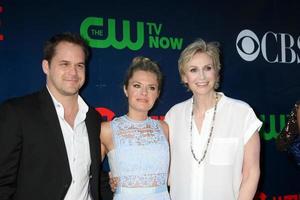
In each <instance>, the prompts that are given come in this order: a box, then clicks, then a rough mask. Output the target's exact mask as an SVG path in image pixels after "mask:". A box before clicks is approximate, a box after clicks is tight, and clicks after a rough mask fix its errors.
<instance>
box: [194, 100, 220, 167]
mask: <svg viewBox="0 0 300 200" xmlns="http://www.w3.org/2000/svg"><path fill="white" fill-rule="evenodd" d="M192 105H194V99H193V102H192ZM217 107H218V94H216V104H215V106H214V114H213V118H212V124H211V128H210V132H209V136H208V139H207V143H206V147H205V150H204V153H203V156H202V158H201V159H200V160H199V159H198V158H197V157H196V155H195V152H194V149H193V139H192V138H193V116H194V111H193V110H194V109H193V108H192V112H191V126H190V133H191V141H190V147H191V153H192V155H193V158H194V159H195V161H196V162H197V163H198V164H199V165H200V163H201V162H202V161H203V160H204V158H205V156H206V153H207V150H208V146H209V143H210V140H211V136H212V133H213V130H214V124H215V119H216V112H217Z"/></svg>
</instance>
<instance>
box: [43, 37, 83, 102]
mask: <svg viewBox="0 0 300 200" xmlns="http://www.w3.org/2000/svg"><path fill="white" fill-rule="evenodd" d="M42 64H43V71H44V73H45V74H46V76H47V86H48V88H49V90H50V91H51V93H52V94H53V95H54V96H55V97H56V98H60V97H63V96H74V95H78V92H79V89H80V88H81V87H82V85H83V84H84V81H85V54H84V52H83V49H82V47H80V46H79V45H77V44H73V43H70V42H60V43H59V44H58V45H57V46H56V48H55V54H54V56H53V57H52V59H51V61H47V60H43V63H42Z"/></svg>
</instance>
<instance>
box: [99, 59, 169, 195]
mask: <svg viewBox="0 0 300 200" xmlns="http://www.w3.org/2000/svg"><path fill="white" fill-rule="evenodd" d="M161 84H162V74H161V72H160V69H159V67H158V65H157V64H156V63H155V62H153V61H151V60H150V59H149V58H145V57H136V58H134V59H133V61H132V64H131V66H130V67H129V69H128V71H127V74H126V77H125V82H124V93H125V95H126V97H127V98H128V113H127V114H126V115H123V116H121V117H117V118H115V119H114V120H112V121H111V122H104V123H102V125H101V134H100V138H101V142H102V144H101V154H102V158H103V157H104V155H105V154H107V156H108V161H109V165H110V168H111V172H112V176H113V177H117V179H118V184H117V188H116V191H115V194H114V200H169V199H170V197H169V194H168V191H167V177H168V170H169V144H168V139H167V138H168V126H167V124H166V123H165V122H163V121H159V120H153V119H151V118H150V117H149V116H148V112H149V110H150V109H151V108H152V107H153V105H154V103H155V101H156V99H157V98H158V96H159V93H160V90H161Z"/></svg>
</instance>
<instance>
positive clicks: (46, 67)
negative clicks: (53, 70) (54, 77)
mask: <svg viewBox="0 0 300 200" xmlns="http://www.w3.org/2000/svg"><path fill="white" fill-rule="evenodd" d="M42 67H43V72H44V73H45V74H48V72H49V62H48V60H45V59H44V60H43V61H42Z"/></svg>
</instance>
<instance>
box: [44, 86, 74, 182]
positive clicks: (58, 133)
mask: <svg viewBox="0 0 300 200" xmlns="http://www.w3.org/2000/svg"><path fill="white" fill-rule="evenodd" d="M39 101H40V105H41V112H42V115H43V117H44V119H45V121H46V124H47V125H48V127H45V133H48V134H51V137H53V138H54V141H55V143H56V146H54V147H53V149H54V150H55V149H57V151H58V153H59V155H58V156H60V158H58V161H59V162H62V163H63V165H64V166H66V167H65V168H64V169H65V170H66V175H69V176H70V177H71V170H70V166H69V161H68V155H67V150H66V146H65V142H64V138H63V134H62V130H61V127H60V123H59V119H58V116H57V113H56V110H55V107H54V104H53V101H52V98H51V96H50V94H49V92H48V90H47V88H46V87H45V88H43V90H42V91H41V92H40V94H39Z"/></svg>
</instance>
